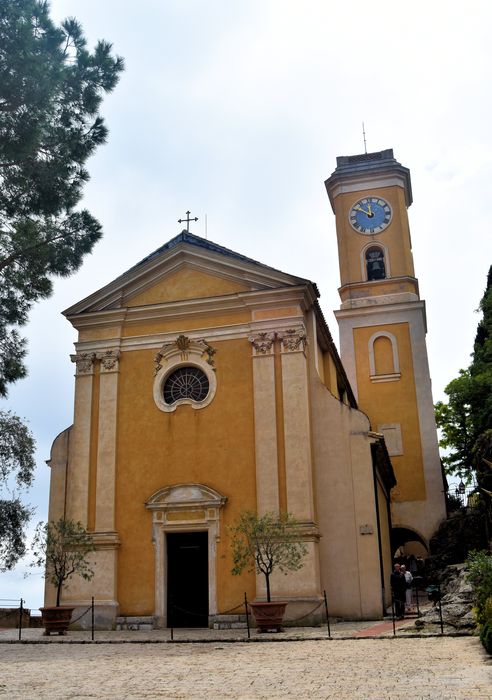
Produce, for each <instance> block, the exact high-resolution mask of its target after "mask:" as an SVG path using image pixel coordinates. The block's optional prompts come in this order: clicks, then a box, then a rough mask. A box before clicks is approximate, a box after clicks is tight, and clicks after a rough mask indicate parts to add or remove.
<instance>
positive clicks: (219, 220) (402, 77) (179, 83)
mask: <svg viewBox="0 0 492 700" xmlns="http://www.w3.org/2000/svg"><path fill="white" fill-rule="evenodd" d="M51 7H52V16H53V18H54V19H55V20H56V21H61V20H63V19H64V18H65V17H67V16H74V17H76V18H77V19H78V20H79V21H80V22H81V24H82V26H83V28H84V31H85V33H86V36H87V38H88V41H89V44H90V46H91V47H92V46H93V45H94V43H95V42H96V41H97V40H98V39H106V40H108V41H111V42H112V43H113V45H114V51H115V52H116V53H117V54H119V55H121V56H123V57H124V59H125V62H126V71H125V73H124V74H123V75H122V78H121V81H120V83H119V84H118V86H117V87H116V89H115V91H114V92H113V93H112V94H111V95H110V96H109V97H107V98H106V99H105V101H104V105H103V114H104V117H105V119H106V122H107V125H108V127H109V131H110V133H109V139H108V143H107V144H106V145H105V146H103V147H101V148H100V149H99V151H98V152H97V154H96V155H95V156H94V157H93V158H92V159H91V160H90V161H89V163H88V169H89V171H90V174H91V180H90V182H89V183H88V185H87V186H86V188H85V196H84V200H83V206H85V207H87V208H88V209H89V210H90V211H91V212H92V213H93V214H94V215H95V216H96V217H97V218H98V219H99V220H100V222H101V223H102V225H103V229H104V238H103V240H102V241H101V242H100V243H99V244H98V245H97V246H96V248H95V250H94V252H93V254H92V255H91V256H90V258H87V259H86V261H85V262H84V265H83V267H82V268H81V270H80V271H79V272H78V273H77V274H76V275H74V276H73V277H72V278H70V279H68V280H57V281H56V282H55V293H54V295H53V297H52V298H51V299H50V300H49V301H43V302H41V303H39V304H38V305H37V306H36V307H35V309H34V310H33V312H32V314H31V320H30V323H29V325H28V326H27V327H26V329H25V333H26V335H27V336H28V338H29V357H28V366H29V376H28V377H27V378H26V379H24V380H23V381H22V382H19V383H18V384H16V385H15V386H13V387H12V389H11V391H10V396H9V399H8V401H7V402H4V403H3V404H0V405H1V406H2V407H6V406H8V407H10V408H12V409H13V410H14V411H16V412H17V413H18V414H19V415H20V416H22V417H24V418H26V419H27V421H28V422H29V425H30V427H31V430H32V431H33V433H34V435H35V437H36V440H37V444H38V452H37V454H38V474H37V478H36V483H35V486H34V488H33V489H32V491H31V494H30V500H31V502H32V503H33V504H35V505H36V507H37V513H36V518H35V519H36V520H38V519H45V518H46V516H47V506H48V483H49V469H48V467H46V465H45V464H44V460H45V459H47V458H49V453H50V446H51V443H52V441H53V439H54V438H55V437H56V435H57V434H58V433H59V432H60V431H61V430H63V429H64V428H66V427H67V426H68V425H70V424H71V422H72V415H73V373H74V369H73V365H72V364H71V362H70V359H69V355H70V352H72V351H73V342H74V340H75V333H74V331H73V329H72V327H71V326H70V324H69V323H68V322H67V321H66V320H65V319H64V317H62V316H61V311H62V310H64V309H66V308H67V307H69V306H71V305H72V304H74V303H75V302H76V301H79V300H80V299H82V298H84V297H85V296H87V295H88V294H90V293H91V292H93V291H95V290H96V289H99V288H100V287H102V286H103V285H105V284H106V283H108V282H110V281H111V280H112V279H113V278H114V277H116V276H117V275H119V274H121V273H122V272H124V271H125V270H126V269H128V268H129V267H131V266H132V265H133V264H134V263H135V262H137V261H138V260H140V259H141V258H143V257H145V256H146V255H147V254H148V253H149V252H151V251H152V250H154V249H156V248H158V247H159V246H160V245H162V244H163V243H165V242H166V241H168V240H169V239H170V238H172V237H173V236H175V235H176V234H177V233H179V231H180V230H181V229H182V226H180V225H179V224H178V223H177V220H178V219H179V218H182V217H183V216H184V215H185V212H186V210H188V209H190V210H191V213H192V216H198V217H199V221H198V222H197V223H196V224H195V225H194V226H192V227H191V231H192V232H193V233H196V234H198V235H201V236H204V235H205V222H206V221H207V233H208V238H209V239H210V240H212V241H214V242H216V243H219V244H221V245H224V246H227V247H229V248H232V249H233V250H235V251H237V252H239V253H242V254H244V255H247V256H249V257H252V258H254V259H256V260H259V261H261V262H264V263H265V264H267V265H271V266H273V267H275V268H279V269H281V270H283V271H285V272H288V273H292V274H295V275H299V276H301V277H307V278H309V279H311V280H313V281H315V282H316V283H317V284H318V286H319V289H320V292H321V300H320V301H321V306H322V308H323V310H324V313H325V316H326V318H327V321H328V324H329V326H330V328H331V331H332V334H333V336H334V337H335V338H338V330H337V326H336V321H335V318H334V316H333V314H332V310H333V309H336V308H338V306H339V304H340V300H339V297H338V292H337V288H338V286H339V283H340V278H339V270H338V258H337V245H336V235H335V219H334V216H333V213H332V211H331V207H330V204H329V201H328V197H327V195H326V190H325V187H324V180H326V178H327V177H328V176H329V175H330V174H331V173H332V172H333V170H334V169H335V167H336V156H338V155H353V154H357V153H363V152H364V143H363V137H362V122H364V123H365V130H366V138H367V148H368V150H369V151H377V150H381V149H385V148H393V149H394V154H395V157H396V159H397V160H398V161H399V162H400V163H402V164H403V165H405V166H407V167H409V168H410V171H411V178H412V187H413V196H414V204H413V205H412V207H411V208H410V211H409V215H410V226H411V233H412V243H413V252H414V259H415V270H416V275H417V277H418V279H419V283H420V292H421V297H422V298H423V299H425V300H426V304H427V320H428V335H427V341H428V351H429V361H430V370H431V376H432V379H433V391H434V399H435V400H437V399H441V398H443V397H444V392H443V390H444V387H445V386H446V384H447V383H448V382H449V381H450V380H451V379H453V378H454V377H455V375H456V374H457V372H458V370H459V369H460V368H461V367H465V366H467V365H468V363H469V359H470V358H469V356H470V352H471V351H472V346H473V339H474V335H475V330H476V326H477V323H478V320H479V316H478V314H477V313H476V311H475V310H476V309H477V307H478V303H479V300H480V298H481V296H482V294H483V291H484V289H485V284H486V275H487V271H488V268H489V265H490V264H491V263H492V254H491V253H492V244H491V236H490V226H491V221H492V219H491V210H492V203H491V200H492V197H491V182H492V148H491V141H492V128H491V102H492V99H491V94H492V91H491V66H492V60H491V55H490V54H491V51H490V26H491V24H492V3H490V1H489V0H483V1H479V0H469V2H468V3H466V6H465V3H463V2H461V1H460V2H455V1H453V0H434V2H429V1H428V0H427V1H426V2H422V1H419V0H416V1H414V2H412V3H403V2H394V0H392V1H389V0H388V1H383V0H373V1H372V2H367V1H365V2H364V1H363V0H345V2H330V1H329V0H312V1H309V0H303V2H301V1H300V0H299V1H297V2H296V1H294V0H242V1H241V0H235V1H232V2H231V1H230V0H207V1H206V2H205V0H140V2H134V1H132V2H130V1H129V0H52V1H51ZM42 588H43V581H42V577H41V575H40V574H37V575H34V576H32V577H30V578H29V579H23V577H22V567H20V568H18V569H17V570H16V571H15V572H14V573H11V574H8V575H7V574H3V575H1V574H0V597H2V598H19V597H20V596H21V595H22V597H24V598H25V599H26V601H27V604H28V606H31V607H33V608H35V607H38V606H39V605H41V604H42Z"/></svg>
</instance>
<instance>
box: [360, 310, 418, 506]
mask: <svg viewBox="0 0 492 700" xmlns="http://www.w3.org/2000/svg"><path fill="white" fill-rule="evenodd" d="M378 330H381V331H384V332H387V333H391V334H393V335H394V336H395V338H396V342H397V346H398V358H399V363H400V373H401V378H400V379H398V380H397V381H387V382H374V381H371V379H370V369H369V351H368V347H369V339H370V338H371V336H372V335H373V333H375V332H376V331H378ZM383 349H384V351H385V353H386V358H385V357H384V353H382V355H383V356H382V360H381V361H382V363H383V365H384V366H390V358H389V347H388V345H384V346H383ZM354 352H355V356H356V357H357V387H358V393H359V405H361V406H363V407H364V411H365V412H366V413H367V415H368V416H369V419H370V421H371V427H372V428H373V430H377V429H378V425H383V424H387V423H399V424H400V425H401V433H402V443H403V455H395V456H392V457H391V461H392V464H393V467H394V470H395V475H396V479H397V481H398V486H397V488H396V489H395V490H394V493H393V499H394V500H395V501H414V500H423V499H425V497H426V491H425V482H424V474H423V465H422V449H421V440H420V427H419V418H418V409H417V397H416V393H415V381H414V374H413V362H412V352H411V340H410V331H409V326H408V323H397V324H388V325H385V326H381V327H380V328H377V327H375V326H368V327H366V328H355V329H354Z"/></svg>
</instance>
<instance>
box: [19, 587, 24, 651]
mask: <svg viewBox="0 0 492 700" xmlns="http://www.w3.org/2000/svg"><path fill="white" fill-rule="evenodd" d="M23 604H24V601H23V600H22V598H21V599H20V605H19V642H20V640H21V639H22V613H23V612H24V607H23Z"/></svg>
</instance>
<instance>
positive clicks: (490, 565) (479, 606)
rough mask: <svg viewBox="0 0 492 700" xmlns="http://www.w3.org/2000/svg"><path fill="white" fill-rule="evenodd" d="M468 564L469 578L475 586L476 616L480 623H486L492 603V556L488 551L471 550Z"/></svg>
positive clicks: (491, 622) (491, 621)
mask: <svg viewBox="0 0 492 700" xmlns="http://www.w3.org/2000/svg"><path fill="white" fill-rule="evenodd" d="M467 564H468V579H469V581H470V583H471V584H472V586H473V598H474V604H475V618H476V620H477V622H478V624H479V625H484V624H485V623H486V622H487V621H488V620H487V617H488V616H489V615H490V609H491V605H492V603H490V602H489V599H490V598H492V556H491V555H490V552H486V551H480V552H470V555H469V557H468V560H467ZM490 624H491V625H492V620H490Z"/></svg>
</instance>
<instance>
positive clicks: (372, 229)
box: [349, 197, 392, 236]
mask: <svg viewBox="0 0 492 700" xmlns="http://www.w3.org/2000/svg"><path fill="white" fill-rule="evenodd" d="M391 216H392V214H391V207H390V205H389V204H388V202H386V201H385V200H384V199H381V198H380V197H364V198H363V199H359V200H358V201H357V202H355V204H354V205H353V206H352V207H351V209H350V211H349V221H350V225H351V226H352V228H354V229H355V230H356V231H358V232H359V233H364V234H366V235H369V236H370V235H373V234H375V233H381V231H384V229H385V228H386V227H387V226H388V225H389V224H390V222H391Z"/></svg>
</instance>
